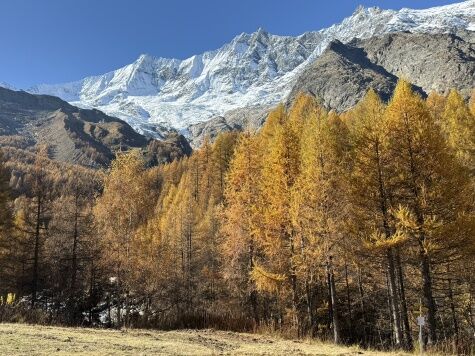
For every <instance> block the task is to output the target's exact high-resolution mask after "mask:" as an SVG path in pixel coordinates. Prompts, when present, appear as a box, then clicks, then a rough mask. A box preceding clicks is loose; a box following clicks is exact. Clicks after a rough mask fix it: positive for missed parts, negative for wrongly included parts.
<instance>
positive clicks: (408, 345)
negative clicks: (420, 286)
mask: <svg viewBox="0 0 475 356" xmlns="http://www.w3.org/2000/svg"><path fill="white" fill-rule="evenodd" d="M395 255H396V272H397V279H398V282H399V292H400V298H399V299H400V301H401V316H402V322H403V326H404V338H405V340H404V348H405V349H406V350H412V349H413V347H414V344H413V342H412V333H411V325H410V324H409V315H408V313H407V301H406V288H405V286H404V273H403V270H402V263H401V256H400V254H399V248H397V249H396V250H395Z"/></svg>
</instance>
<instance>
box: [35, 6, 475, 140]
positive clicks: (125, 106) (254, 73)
mask: <svg viewBox="0 0 475 356" xmlns="http://www.w3.org/2000/svg"><path fill="white" fill-rule="evenodd" d="M460 30H469V31H473V30H475V0H469V1H464V2H460V3H456V4H451V5H445V6H439V7H433V8H429V9H423V10H414V9H408V8H403V9H401V10H397V11H396V10H384V9H380V8H377V7H370V8H365V7H362V6H360V7H358V8H357V9H356V10H355V12H354V13H353V14H352V15H351V16H349V17H347V18H345V19H344V20H343V21H342V22H341V23H338V24H335V25H333V26H331V27H328V28H324V29H321V30H319V31H311V32H306V33H304V34H302V35H300V36H296V37H292V36H280V35H273V34H270V33H268V32H266V31H265V30H264V29H262V28H260V29H258V30H257V31H256V32H254V33H251V34H248V33H242V34H240V35H238V36H237V37H235V38H234V39H232V41H231V42H229V43H227V44H225V45H223V46H222V47H221V48H218V49H216V50H213V51H208V52H204V53H202V54H197V55H194V56H192V57H190V58H187V59H184V60H180V59H173V58H158V57H154V56H151V55H147V54H142V55H140V56H139V57H138V59H137V60H136V61H135V62H133V63H131V64H129V65H126V66H124V67H122V68H119V69H117V70H114V71H111V72H109V73H106V74H104V75H98V76H91V77H87V78H84V79H82V80H79V81H75V82H70V83H64V84H40V85H36V86H34V87H32V88H29V89H28V91H29V92H30V93H34V94H48V95H54V96H58V97H60V98H62V99H63V100H66V101H68V102H70V103H71V104H73V105H76V106H80V107H84V108H96V109H99V110H102V111H104V112H105V113H107V114H108V115H112V116H116V117H118V118H121V119H123V120H125V121H127V122H128V123H129V124H130V125H131V126H132V127H133V128H134V129H135V130H137V131H138V132H140V133H142V134H145V135H148V136H151V137H156V138H161V137H162V134H163V133H164V132H166V131H167V130H178V131H181V132H186V128H187V127H188V126H189V125H191V124H196V123H199V122H204V121H207V120H209V119H211V118H213V117H215V116H218V115H223V114H225V113H226V112H227V111H230V110H233V109H237V108H242V107H254V106H257V105H274V104H276V103H278V102H280V101H282V100H284V99H285V98H286V96H287V95H288V93H289V92H290V90H291V87H292V83H293V81H294V80H295V79H296V78H297V77H298V75H299V74H300V73H301V72H302V71H303V70H304V69H305V68H306V66H308V65H309V64H311V63H312V62H313V61H314V60H315V59H316V58H317V57H318V56H319V55H320V54H321V53H322V52H323V51H324V50H325V48H326V47H327V45H328V44H329V43H330V42H331V41H332V40H335V39H338V40H340V41H342V42H344V43H347V42H350V41H351V40H353V39H354V38H360V39H365V38H370V37H373V36H381V35H384V34H387V33H393V32H402V31H411V32H421V33H455V32H457V31H460Z"/></svg>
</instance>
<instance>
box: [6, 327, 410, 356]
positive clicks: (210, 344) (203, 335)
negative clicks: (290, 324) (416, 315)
mask: <svg viewBox="0 0 475 356" xmlns="http://www.w3.org/2000/svg"><path fill="white" fill-rule="evenodd" d="M0 350H1V351H2V352H3V353H4V354H8V355H24V354H26V353H28V354H35V355H56V354H58V355H68V354H71V353H74V354H76V355H137V354H147V355H151V354H160V355H162V354H167V355H283V354H286V355H290V354H292V355H296V354H299V355H341V356H343V355H368V356H370V355H406V354H405V353H402V352H397V353H396V352H392V353H383V352H372V351H365V350H361V349H359V348H357V347H342V346H335V345H331V344H325V343H321V342H317V341H312V342H308V341H302V340H298V341H297V340H283V339H277V338H273V337H270V336H260V335H252V334H243V333H234V332H225V331H214V330H178V331H167V332H166V331H149V330H142V331H140V330H133V329H132V330H120V331H119V330H104V329H102V330H101V329H84V328H81V329H77V328H60V327H47V326H38V325H34V326H33V325H21V324H0Z"/></svg>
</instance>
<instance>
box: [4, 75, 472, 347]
mask: <svg viewBox="0 0 475 356" xmlns="http://www.w3.org/2000/svg"><path fill="white" fill-rule="evenodd" d="M471 103H472V105H471V106H469V105H468V104H467V103H465V101H464V99H463V98H462V97H461V96H460V94H459V93H457V92H456V91H451V92H450V94H449V95H448V96H441V95H438V94H435V93H434V94H431V95H430V96H429V97H428V98H427V100H424V99H422V98H421V97H419V96H418V95H417V94H415V93H414V92H413V91H412V87H411V85H410V84H409V83H407V82H405V81H400V82H399V83H398V85H397V87H396V90H395V93H394V96H393V98H392V99H391V101H390V102H389V103H388V104H387V105H386V104H385V103H383V102H381V100H380V99H379V97H378V96H377V94H375V93H374V92H373V91H370V92H368V94H367V95H366V97H365V98H364V100H362V102H361V103H360V104H359V105H357V106H356V107H355V108H354V109H353V110H351V111H349V112H346V113H343V114H337V113H335V112H333V111H330V112H328V111H326V110H325V109H324V108H323V107H322V106H321V105H319V103H318V100H316V99H314V98H312V97H310V96H306V95H301V96H299V97H298V98H297V99H296V100H295V102H294V103H293V105H292V107H290V108H288V109H287V108H285V107H284V106H279V107H277V108H276V109H275V110H274V111H272V112H271V113H270V114H269V117H268V119H267V121H266V124H265V126H264V127H263V128H262V129H261V130H260V131H259V132H258V133H255V134H253V133H242V134H237V133H224V134H221V135H220V136H219V137H218V138H217V140H216V141H215V142H214V143H213V144H211V143H209V142H205V143H204V145H203V146H202V147H201V148H200V149H199V150H197V151H196V152H194V153H193V155H191V156H190V157H188V158H184V159H181V160H176V161H174V162H172V163H170V164H166V165H162V166H159V167H155V168H146V166H145V164H144V160H143V157H142V156H141V155H140V153H139V152H136V151H132V152H129V153H127V154H120V155H118V157H117V159H116V160H115V161H114V162H113V164H112V167H111V169H110V171H109V172H107V173H106V174H105V175H104V176H103V175H102V174H101V173H98V172H92V171H87V170H83V171H81V170H78V171H76V170H74V169H71V170H69V171H64V170H62V171H61V170H60V171H61V173H58V172H60V171H54V170H53V171H46V168H45V167H46V165H45V163H44V162H45V161H46V160H47V158H46V153H44V154H38V155H37V157H36V162H35V163H34V164H33V165H32V169H31V170H30V172H28V174H26V175H25V177H23V178H22V179H23V181H24V182H25V185H26V186H27V187H28V189H27V190H26V191H22V192H21V194H19V193H18V187H16V188H15V189H13V190H12V191H10V192H9V193H8V191H9V189H8V186H12V185H14V184H12V182H11V181H10V180H11V179H13V178H12V177H14V176H12V175H11V174H10V172H7V170H6V169H4V168H2V172H3V173H2V176H3V177H4V178H3V180H0V181H2V183H1V184H0V209H1V210H0V219H1V220H0V223H1V225H0V236H1V240H0V242H1V243H0V278H1V279H0V281H1V284H0V293H1V294H2V295H3V299H2V300H3V303H4V304H7V305H5V306H4V308H3V309H2V313H3V314H2V315H3V316H2V318H3V319H4V320H5V319H7V317H8V319H9V320H12V319H13V320H29V318H30V319H31V318H38V317H41V318H43V322H51V323H62V324H71V325H107V326H116V327H120V326H127V327H160V328H180V327H216V328H221V329H232V330H249V331H251V330H263V331H266V330H267V331H278V332H282V333H285V334H289V335H292V336H298V337H305V336H311V337H317V338H322V339H329V338H331V339H332V340H334V342H337V343H359V344H362V345H366V346H375V347H380V348H405V349H412V348H413V347H414V346H415V344H416V342H417V333H418V326H417V325H416V318H417V317H418V316H419V315H420V314H423V315H424V316H425V317H426V318H425V319H426V325H425V327H424V333H425V342H427V344H429V345H438V347H440V348H441V349H442V350H444V351H447V352H449V350H450V352H470V350H472V351H473V344H474V336H473V335H474V333H475V316H474V315H473V313H474V311H475V307H474V305H473V304H474V300H473V299H474V293H475V280H474V278H473V275H474V272H475V266H474V265H473V260H474V256H475V215H474V214H475V210H474V207H475V201H474V199H475V189H474V188H475V187H474V183H475V181H474V174H475V119H474V115H475V103H474V101H473V100H472V101H471ZM8 165H11V163H8V162H7V166H8ZM9 182H10V184H9ZM12 198H14V199H12ZM7 301H8V302H7ZM15 310H16V311H17V313H15ZM20 311H21V313H20Z"/></svg>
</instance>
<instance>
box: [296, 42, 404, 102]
mask: <svg viewBox="0 0 475 356" xmlns="http://www.w3.org/2000/svg"><path fill="white" fill-rule="evenodd" d="M396 82H397V77H396V76H395V75H393V74H391V73H389V72H388V71H387V70H386V69H385V68H383V67H381V66H379V65H377V64H375V63H373V62H371V61H370V60H369V59H368V57H367V55H366V53H365V51H364V50H363V49H362V48H358V47H354V46H350V45H345V44H343V43H341V42H340V41H334V42H332V43H330V45H329V46H328V48H327V49H326V50H325V52H324V53H323V54H322V55H321V56H320V58H318V59H317V60H316V61H315V62H314V63H313V64H312V65H311V66H309V67H308V68H307V69H306V70H305V71H304V72H303V73H302V74H301V75H300V77H299V78H298V79H297V81H296V84H295V85H294V87H293V88H292V91H291V92H290V95H289V99H288V101H289V102H291V101H293V99H294V98H295V97H296V96H297V95H298V93H300V92H303V93H309V94H311V95H313V96H315V97H318V98H319V99H321V100H322V103H323V104H324V105H325V106H326V107H328V108H332V109H336V110H340V111H341V110H345V109H348V108H351V107H353V106H354V105H356V104H357V103H358V101H359V100H360V99H361V97H362V96H363V95H364V94H365V93H366V91H368V89H369V88H370V87H372V88H373V89H374V90H375V91H376V92H377V93H378V94H379V95H380V96H381V97H382V98H383V99H385V100H387V99H389V97H390V95H391V92H392V91H393V90H394V87H395V85H396Z"/></svg>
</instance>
